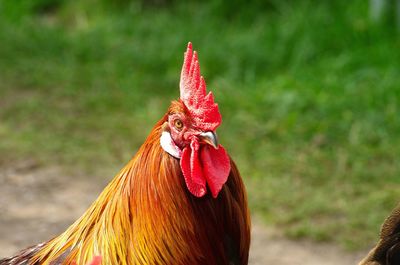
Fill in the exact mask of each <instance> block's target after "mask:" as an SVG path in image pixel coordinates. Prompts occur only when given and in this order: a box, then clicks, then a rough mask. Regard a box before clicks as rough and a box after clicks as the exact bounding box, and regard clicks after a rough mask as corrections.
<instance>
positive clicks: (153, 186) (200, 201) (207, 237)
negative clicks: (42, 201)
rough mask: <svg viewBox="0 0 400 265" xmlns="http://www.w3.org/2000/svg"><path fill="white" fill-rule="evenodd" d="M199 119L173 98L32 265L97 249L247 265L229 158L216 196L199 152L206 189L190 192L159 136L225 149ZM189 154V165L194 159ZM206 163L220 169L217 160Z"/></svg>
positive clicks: (240, 201)
mask: <svg viewBox="0 0 400 265" xmlns="http://www.w3.org/2000/svg"><path fill="white" fill-rule="evenodd" d="M190 49H191V46H190ZM204 89H205V87H204ZM176 117H178V118H179V119H178V120H177V118H176ZM178 121H179V122H178ZM199 122H201V119H199V120H198V121H197V123H196V124H197V125H196V126H194V125H193V121H192V119H191V114H190V111H189V110H188V108H187V106H186V105H185V103H184V102H183V101H182V100H180V101H174V102H172V104H171V106H170V107H169V109H168V112H167V113H166V114H165V115H164V117H163V118H162V119H161V120H160V121H159V122H158V123H157V124H156V125H155V127H154V128H153V130H152V131H151V133H150V135H149V136H148V138H147V139H146V141H145V142H144V144H143V145H142V146H141V147H140V149H139V151H138V152H137V154H136V155H135V156H134V157H133V158H132V160H131V161H130V162H129V163H128V164H127V165H126V166H125V167H124V168H123V169H122V170H121V171H120V172H119V173H118V174H117V175H116V177H115V178H114V179H113V180H112V182H111V183H110V184H109V185H108V186H107V187H106V188H105V189H104V191H103V192H102V193H101V194H100V196H99V197H98V199H97V200H96V201H95V202H94V203H93V204H92V206H91V207H90V208H89V209H88V210H87V211H86V212H85V213H84V214H83V216H82V217H81V218H80V219H78V220H77V221H76V222H75V223H74V224H72V225H71V226H70V227H69V228H68V229H67V230H66V231H65V232H64V233H63V234H61V235H59V236H58V237H55V238H54V239H52V240H50V241H49V242H47V243H45V244H44V245H43V246H41V247H40V248H39V249H38V251H35V253H34V255H31V257H30V264H71V265H72V264H73V263H74V262H76V263H77V264H86V263H88V262H90V261H91V260H92V259H93V257H94V256H95V255H101V257H102V263H103V264H121V265H128V264H131V265H133V264H143V265H144V264H160V265H161V264H173V265H188V264H192V265H196V264H208V265H213V264H215V265H217V264H218V265H223V264H247V262H248V251H249V244H250V218H249V212H248V208H247V199H246V192H245V188H244V185H243V182H242V179H241V176H240V174H239V171H238V170H237V168H236V165H235V163H234V162H233V161H232V160H231V159H230V158H228V159H229V160H228V161H230V165H228V166H230V171H229V172H228V173H229V176H228V177H227V180H226V182H225V183H224V184H223V186H222V187H221V189H220V191H219V192H218V188H217V189H216V190H217V196H215V192H214V193H211V192H209V185H210V184H209V183H212V182H213V181H214V180H212V179H210V178H211V177H210V176H213V175H212V174H214V175H215V174H216V173H212V174H211V175H207V170H206V169H204V168H205V167H207V166H208V164H207V163H208V162H206V160H201V159H203V158H201V157H200V158H199V159H200V160H199V161H198V164H199V165H200V169H199V170H201V172H206V173H204V174H205V175H204V178H206V180H205V181H206V183H207V191H206V193H205V194H200V195H199V194H194V193H193V192H192V191H191V190H189V188H188V185H189V184H188V181H189V180H188V178H190V177H192V176H191V175H190V176H184V174H183V172H182V161H181V160H182V159H180V158H179V157H174V156H173V155H171V154H170V153H169V152H168V150H166V149H165V148H164V146H161V144H160V137H161V135H162V134H163V133H167V134H168V135H170V137H171V141H172V142H171V144H173V145H175V143H176V146H175V147H174V148H177V149H178V150H181V149H182V150H183V151H182V153H184V152H185V148H191V147H190V146H194V145H193V144H192V143H193V142H194V143H196V144H198V145H199V147H197V148H198V149H193V150H189V149H186V150H189V151H188V152H190V151H191V152H192V154H193V153H194V154H195V152H196V150H199V151H198V152H203V153H205V152H206V151H207V150H208V149H205V148H208V147H209V145H210V141H211V140H213V141H214V142H212V143H211V144H212V145H213V146H214V148H215V149H212V151H210V153H209V154H214V153H215V152H216V151H218V150H223V148H222V147H221V146H220V145H218V144H216V139H215V138H213V136H215V135H214V133H215V132H212V133H209V134H204V132H202V130H201V128H199V127H201V126H199V124H200V123H199ZM174 130H175V131H176V133H175V134H174ZM180 137H181V138H180ZM210 137H211V138H210ZM210 139H211V140H210ZM189 143H190V144H189ZM206 146H207V147H206ZM193 148H194V147H193ZM210 148H211V147H210ZM210 150H211V149H210ZM214 150H216V151H214ZM223 152H225V151H223ZM224 154H225V153H221V154H218V155H219V156H223V155H224ZM206 155H207V154H206ZM193 157H195V156H191V157H190V166H192V165H194V164H193V163H196V161H195V162H193ZM221 159H222V160H221V161H223V159H224V158H221ZM218 161H219V160H218ZM192 162H193V163H192ZM214 163H216V162H214ZM195 166H196V165H195ZM210 167H215V168H216V169H215V170H214V169H212V170H214V172H217V173H218V172H223V170H219V167H220V166H219V165H210ZM225 168H226V165H225ZM190 170H192V171H191V172H194V170H196V168H194V169H192V168H190ZM194 174H195V175H194V176H200V177H202V176H203V175H202V174H203V173H198V174H197V173H196V172H194ZM196 174H197V175H196ZM199 174H200V175H199ZM190 181H193V183H196V181H197V180H196V179H192V180H190ZM193 183H192V184H193ZM214 197H215V198H214ZM53 262H54V263H53ZM0 264H3V263H1V261H0ZM6 264H12V263H4V265H6Z"/></svg>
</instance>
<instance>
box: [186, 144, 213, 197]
mask: <svg viewBox="0 0 400 265" xmlns="http://www.w3.org/2000/svg"><path fill="white" fill-rule="evenodd" d="M198 151H199V143H198V141H196V140H193V141H192V142H191V144H190V146H187V147H185V148H184V149H183V151H182V157H181V161H180V164H181V169H182V173H183V177H184V178H185V182H186V186H187V188H188V189H189V191H190V192H191V193H192V194H193V195H194V196H196V197H202V196H204V195H205V194H206V192H207V188H206V179H205V178H204V177H203V173H202V170H201V164H200V160H199V152H198Z"/></svg>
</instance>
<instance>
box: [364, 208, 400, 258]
mask: <svg viewBox="0 0 400 265" xmlns="http://www.w3.org/2000/svg"><path fill="white" fill-rule="evenodd" d="M395 264H400V204H398V205H397V206H396V208H395V209H394V210H393V211H392V213H391V214H390V215H389V217H388V218H386V220H385V222H384V223H383V225H382V228H381V232H380V239H379V241H378V243H377V244H376V246H375V247H374V248H373V249H372V250H371V251H370V252H369V253H368V255H367V256H366V257H365V258H364V259H363V260H362V261H361V262H360V263H359V265H395Z"/></svg>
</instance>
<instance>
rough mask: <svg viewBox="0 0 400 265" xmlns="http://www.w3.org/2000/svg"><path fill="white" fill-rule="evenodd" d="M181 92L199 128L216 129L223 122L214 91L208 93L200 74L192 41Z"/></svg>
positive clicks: (184, 67)
mask: <svg viewBox="0 0 400 265" xmlns="http://www.w3.org/2000/svg"><path fill="white" fill-rule="evenodd" d="M180 94H181V95H180V98H181V100H182V102H183V103H184V104H185V106H186V108H187V109H188V111H189V113H190V115H191V117H192V118H193V120H194V121H195V123H196V126H197V127H198V128H201V129H202V130H204V131H214V130H215V129H216V128H217V127H218V126H219V125H220V124H221V114H220V113H219V109H218V104H217V103H215V102H214V96H213V94H212V92H209V93H208V94H207V91H206V82H205V81H204V78H203V77H202V76H201V74H200V64H199V61H198V58H197V52H196V51H194V52H193V49H192V43H190V42H189V43H188V46H187V50H186V52H185V59H184V62H183V66H182V72H181V80H180Z"/></svg>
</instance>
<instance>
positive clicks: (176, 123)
mask: <svg viewBox="0 0 400 265" xmlns="http://www.w3.org/2000/svg"><path fill="white" fill-rule="evenodd" d="M174 125H175V128H177V129H178V130H180V129H182V127H183V122H182V121H181V120H179V119H177V120H175V122H174Z"/></svg>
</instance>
